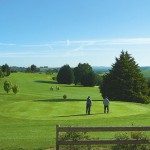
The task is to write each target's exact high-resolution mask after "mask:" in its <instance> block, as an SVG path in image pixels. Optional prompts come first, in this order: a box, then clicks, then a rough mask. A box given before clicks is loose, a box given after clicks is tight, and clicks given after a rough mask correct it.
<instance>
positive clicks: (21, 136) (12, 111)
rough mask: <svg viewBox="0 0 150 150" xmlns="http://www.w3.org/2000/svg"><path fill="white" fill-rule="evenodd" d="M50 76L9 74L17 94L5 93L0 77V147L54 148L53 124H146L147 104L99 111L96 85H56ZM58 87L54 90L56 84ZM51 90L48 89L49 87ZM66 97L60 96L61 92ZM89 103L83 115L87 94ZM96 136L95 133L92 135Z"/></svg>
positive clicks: (148, 117)
mask: <svg viewBox="0 0 150 150" xmlns="http://www.w3.org/2000/svg"><path fill="white" fill-rule="evenodd" d="M52 76H53V75H46V74H33V73H13V74H11V76H10V77H8V79H9V80H10V81H11V82H12V83H13V84H18V85H19V87H20V91H19V93H18V94H17V95H14V94H13V93H9V94H6V93H5V92H4V90H3V82H4V80H5V79H1V80H0V84H1V86H0V134H1V136H0V150H1V149H10V150H13V149H14V150H16V149H20V148H22V149H27V150H32V149H33V150H36V149H48V148H51V147H55V127H56V124H59V125H61V126H131V125H135V126H148V125H149V124H150V105H144V104H138V103H127V102H116V101H113V102H111V104H110V113H109V114H104V113H103V104H102V97H101V94H100V93H99V89H98V87H82V86H74V85H65V84H64V85H59V84H57V83H56V82H55V81H53V80H52ZM57 85H58V86H59V87H60V90H59V91H58V90H56V89H55V88H56V86H57ZM51 86H52V87H53V88H54V91H50V87H51ZM64 94H66V95H67V99H66V100H64V99H63V95H64ZM89 95H90V96H91V98H92V100H93V103H92V108H91V115H85V104H86V98H87V96H89ZM94 136H96V135H94Z"/></svg>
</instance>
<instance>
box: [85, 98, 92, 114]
mask: <svg viewBox="0 0 150 150" xmlns="http://www.w3.org/2000/svg"><path fill="white" fill-rule="evenodd" d="M91 105H92V100H91V98H90V96H88V98H87V101H86V114H88V115H90V110H91Z"/></svg>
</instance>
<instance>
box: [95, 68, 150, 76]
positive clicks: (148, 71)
mask: <svg viewBox="0 0 150 150" xmlns="http://www.w3.org/2000/svg"><path fill="white" fill-rule="evenodd" d="M92 68H93V71H94V72H96V73H99V74H104V73H106V72H108V71H109V70H110V69H111V67H106V66H93V67H92ZM140 70H141V72H142V73H143V74H144V77H146V78H150V66H141V67H140Z"/></svg>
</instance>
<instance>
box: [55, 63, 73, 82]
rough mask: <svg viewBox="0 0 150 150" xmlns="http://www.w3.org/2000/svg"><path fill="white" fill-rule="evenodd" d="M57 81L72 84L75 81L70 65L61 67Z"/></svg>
mask: <svg viewBox="0 0 150 150" xmlns="http://www.w3.org/2000/svg"><path fill="white" fill-rule="evenodd" d="M57 81H58V83H61V84H71V83H73V82H74V73H73V70H72V68H70V66H69V65H64V66H62V67H61V68H60V70H59V72H58V75H57Z"/></svg>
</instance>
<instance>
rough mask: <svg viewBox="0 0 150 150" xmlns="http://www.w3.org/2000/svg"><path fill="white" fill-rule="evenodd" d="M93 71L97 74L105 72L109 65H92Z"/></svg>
mask: <svg viewBox="0 0 150 150" xmlns="http://www.w3.org/2000/svg"><path fill="white" fill-rule="evenodd" d="M92 68H93V71H94V72H96V73H99V74H103V73H105V72H108V71H109V70H110V69H111V67H106V66H92Z"/></svg>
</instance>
